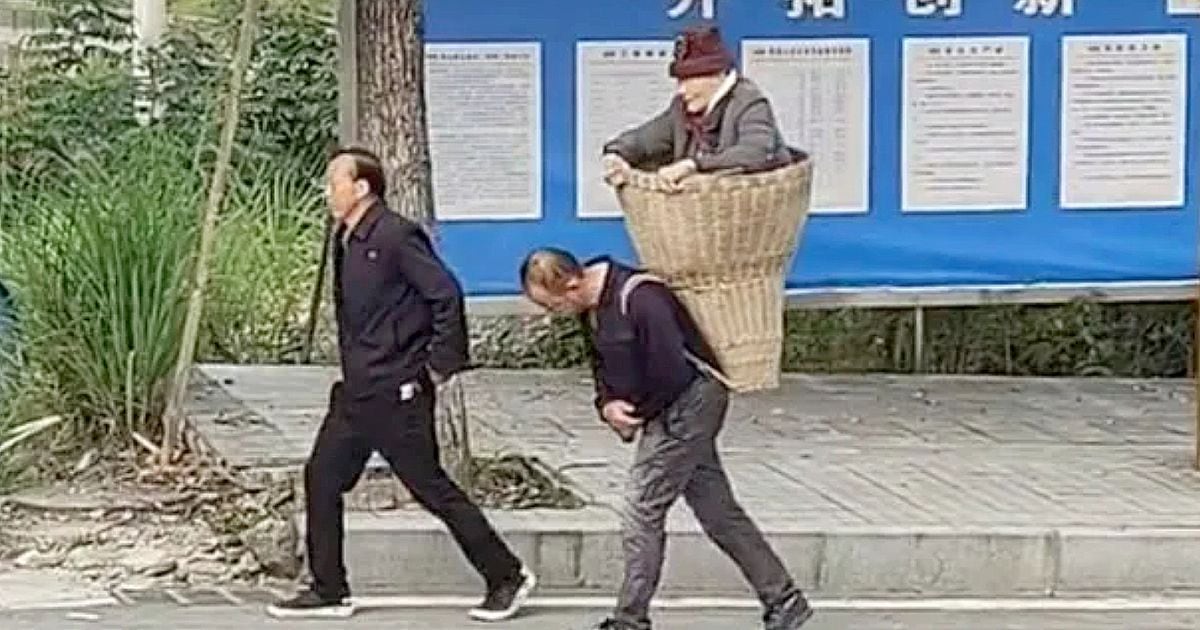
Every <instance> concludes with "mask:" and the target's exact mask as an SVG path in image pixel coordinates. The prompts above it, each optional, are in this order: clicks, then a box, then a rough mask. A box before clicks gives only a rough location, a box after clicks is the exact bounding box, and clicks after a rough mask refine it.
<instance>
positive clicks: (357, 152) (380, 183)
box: [329, 146, 387, 197]
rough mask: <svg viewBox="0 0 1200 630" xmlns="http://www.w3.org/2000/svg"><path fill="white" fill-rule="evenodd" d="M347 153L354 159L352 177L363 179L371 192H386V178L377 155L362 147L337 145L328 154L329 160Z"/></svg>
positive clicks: (381, 194) (382, 193)
mask: <svg viewBox="0 0 1200 630" xmlns="http://www.w3.org/2000/svg"><path fill="white" fill-rule="evenodd" d="M343 155H348V156H350V157H351V158H353V160H354V179H365V180H366V181H367V185H368V186H370V187H371V192H372V193H374V194H375V195H377V196H379V197H382V196H384V195H386V194H387V180H386V179H385V178H384V176H383V162H381V161H380V159H379V156H377V155H375V154H374V153H372V152H371V151H370V150H368V149H365V148H363V147H355V146H350V147H338V148H335V149H334V150H333V151H331V152H330V154H329V161H330V162H332V161H334V160H335V159H337V158H339V157H341V156H343Z"/></svg>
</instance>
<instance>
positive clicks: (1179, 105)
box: [1059, 34, 1187, 208]
mask: <svg viewBox="0 0 1200 630" xmlns="http://www.w3.org/2000/svg"><path fill="white" fill-rule="evenodd" d="M1062 77H1063V79H1062V81H1063V87H1062V90H1063V103H1062V160H1061V172H1060V179H1059V182H1060V194H1061V196H1062V199H1061V203H1062V206H1063V207H1064V208H1102V207H1110V208H1122V207H1125V208H1128V207H1173V206H1181V205H1183V196H1184V191H1183V182H1184V143H1185V129H1186V123H1185V119H1186V103H1187V79H1186V77H1187V39H1186V36H1185V35H1182V34H1178V35H1175V34H1170V35H1160V34H1154V35H1097V36H1090V35H1089V36H1082V35H1081V36H1068V37H1064V38H1063V70H1062Z"/></svg>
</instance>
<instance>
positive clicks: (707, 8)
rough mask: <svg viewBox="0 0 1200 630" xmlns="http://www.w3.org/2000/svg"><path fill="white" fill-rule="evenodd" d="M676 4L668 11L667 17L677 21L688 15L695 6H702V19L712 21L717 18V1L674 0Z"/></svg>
mask: <svg viewBox="0 0 1200 630" xmlns="http://www.w3.org/2000/svg"><path fill="white" fill-rule="evenodd" d="M673 2H674V3H675V4H674V5H673V6H672V7H671V8H669V9H667V16H668V17H670V18H671V19H672V20H677V19H679V18H681V17H683V16H685V15H687V14H688V12H689V11H691V10H692V9H693V8H695V6H696V5H697V4H698V5H700V17H701V18H703V19H705V20H711V19H714V18H716V17H717V0H673Z"/></svg>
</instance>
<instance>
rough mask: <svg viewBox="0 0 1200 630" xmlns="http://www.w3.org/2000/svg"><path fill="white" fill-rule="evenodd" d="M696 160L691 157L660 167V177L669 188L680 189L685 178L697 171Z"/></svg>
mask: <svg viewBox="0 0 1200 630" xmlns="http://www.w3.org/2000/svg"><path fill="white" fill-rule="evenodd" d="M696 170H697V168H696V162H695V161H694V160H692V159H690V158H688V159H682V160H679V161H678V162H675V163H674V164H668V165H667V166H664V167H662V168H660V169H658V179H659V181H661V182H662V183H663V185H664V186H666V187H667V188H668V189H669V190H673V191H679V190H680V188H681V186H680V185H679V183H680V182H682V181H683V179H684V178H685V177H687V176H689V175H693V174H695V173H696Z"/></svg>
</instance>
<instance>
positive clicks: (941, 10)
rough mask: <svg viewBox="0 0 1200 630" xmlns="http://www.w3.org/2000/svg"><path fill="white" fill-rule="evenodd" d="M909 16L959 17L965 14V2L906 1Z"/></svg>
mask: <svg viewBox="0 0 1200 630" xmlns="http://www.w3.org/2000/svg"><path fill="white" fill-rule="evenodd" d="M905 2H906V5H907V9H908V14H909V15H911V16H913V17H931V16H934V15H939V14H940V15H942V16H944V17H958V16H960V15H962V12H963V0H905Z"/></svg>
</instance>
